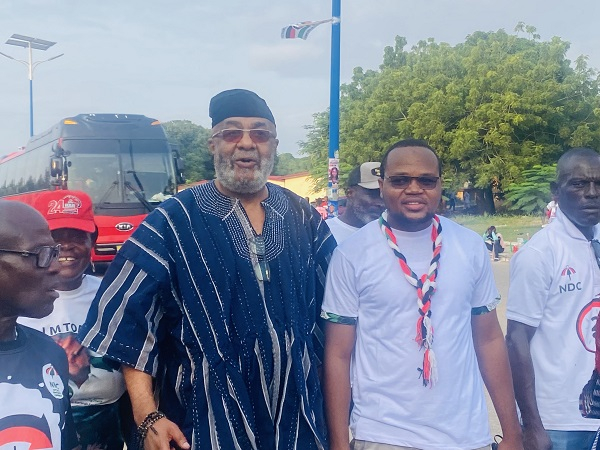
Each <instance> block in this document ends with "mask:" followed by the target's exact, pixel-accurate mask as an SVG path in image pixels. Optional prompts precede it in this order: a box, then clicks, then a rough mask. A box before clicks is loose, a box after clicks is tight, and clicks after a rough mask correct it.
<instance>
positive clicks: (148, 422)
mask: <svg viewBox="0 0 600 450" xmlns="http://www.w3.org/2000/svg"><path fill="white" fill-rule="evenodd" d="M164 417H167V416H166V415H165V413H163V412H160V411H152V412H151V413H150V414H148V415H147V416H146V418H145V419H144V420H143V421H142V423H140V426H139V427H137V435H138V442H139V447H140V448H144V441H145V440H146V436H147V435H148V430H152V431H153V432H154V434H158V432H157V431H156V430H155V429H154V427H153V425H154V424H155V423H156V422H158V421H159V420H160V419H162V418H164Z"/></svg>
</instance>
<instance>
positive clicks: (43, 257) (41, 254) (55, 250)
mask: <svg viewBox="0 0 600 450" xmlns="http://www.w3.org/2000/svg"><path fill="white" fill-rule="evenodd" d="M0 252H3V253H15V254H17V255H21V256H23V257H24V258H27V257H29V256H35V264H36V266H37V267H39V268H40V269H46V268H48V267H50V264H52V261H54V260H55V259H56V258H58V254H59V253H60V244H57V245H54V246H50V245H43V246H41V247H38V248H37V249H36V250H35V251H32V252H30V251H26V250H7V249H4V248H0Z"/></svg>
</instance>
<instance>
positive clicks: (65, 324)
mask: <svg viewBox="0 0 600 450" xmlns="http://www.w3.org/2000/svg"><path fill="white" fill-rule="evenodd" d="M99 286H100V279H99V278H97V277H94V276H90V275H86V276H85V277H84V278H83V282H82V283H81V286H79V287H78V288H77V289H74V290H72V291H58V292H59V297H58V298H57V299H56V300H55V301H54V310H53V311H52V313H51V314H50V315H48V316H46V317H44V318H42V319H30V318H26V317H19V319H18V322H19V323H21V324H23V325H26V326H28V327H31V328H34V329H36V330H39V331H41V332H43V333H45V334H47V335H48V336H51V337H52V338H54V340H55V341H56V342H57V343H58V344H59V345H60V346H61V347H63V348H65V347H66V348H65V351H66V353H67V358H68V359H69V371H71V370H77V369H74V368H75V365H74V362H73V361H72V360H71V358H70V355H72V353H73V350H74V349H76V348H78V344H74V343H70V341H72V340H73V339H75V338H76V337H77V333H78V332H79V328H80V327H81V326H82V325H83V323H84V322H85V318H86V317H87V313H88V310H89V308H90V304H91V303H92V300H93V299H94V296H95V295H96V291H97V290H98V287H99ZM70 345H71V346H72V347H69V346H70ZM82 351H84V352H85V351H87V352H88V358H85V359H84V360H83V362H84V365H85V366H86V367H87V359H89V374H88V375H87V379H86V380H85V381H84V382H83V383H82V384H80V385H78V384H79V383H76V382H75V381H74V380H73V377H72V376H70V377H69V390H71V391H72V392H73V395H72V397H71V405H72V406H74V407H77V406H89V405H107V404H110V403H114V402H116V401H117V400H118V399H119V398H120V397H121V396H122V395H123V393H124V392H125V382H124V380H123V375H122V373H121V371H120V370H116V369H113V368H112V367H109V366H108V365H107V364H106V361H105V360H103V359H102V357H101V356H100V355H99V354H98V353H96V352H93V351H91V350H89V349H85V348H84V349H83V350H82ZM78 362H81V360H78ZM84 370H86V369H84Z"/></svg>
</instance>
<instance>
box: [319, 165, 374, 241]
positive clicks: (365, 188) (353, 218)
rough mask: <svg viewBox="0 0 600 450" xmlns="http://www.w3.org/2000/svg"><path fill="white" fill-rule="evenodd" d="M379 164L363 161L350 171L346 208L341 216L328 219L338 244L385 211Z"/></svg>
mask: <svg viewBox="0 0 600 450" xmlns="http://www.w3.org/2000/svg"><path fill="white" fill-rule="evenodd" d="M379 164H380V163H378V162H366V163H362V164H361V165H360V166H358V167H355V168H354V169H352V172H350V175H349V176H348V181H347V183H346V189H345V191H346V210H345V211H344V214H342V215H341V216H338V217H333V218H331V219H328V220H327V221H326V222H327V225H328V226H329V229H330V230H331V233H332V234H333V237H334V238H335V240H336V241H337V243H338V244H341V243H342V242H343V241H345V240H346V239H347V238H349V237H350V236H352V235H353V234H354V232H355V231H356V230H358V229H359V228H361V227H363V226H365V225H366V224H367V223H369V222H371V221H372V220H375V219H377V218H378V217H379V215H380V214H381V213H382V212H383V210H384V205H383V200H382V199H381V196H380V195H379Z"/></svg>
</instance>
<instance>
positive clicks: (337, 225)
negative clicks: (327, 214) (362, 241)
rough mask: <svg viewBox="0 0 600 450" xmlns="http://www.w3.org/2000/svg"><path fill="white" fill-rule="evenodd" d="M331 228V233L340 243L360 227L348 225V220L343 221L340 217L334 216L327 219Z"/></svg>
mask: <svg viewBox="0 0 600 450" xmlns="http://www.w3.org/2000/svg"><path fill="white" fill-rule="evenodd" d="M325 223H326V224H327V226H328V227H329V229H330V230H331V234H333V237H334V238H335V241H336V242H337V243H338V245H339V244H341V243H342V242H344V241H345V240H346V239H348V238H349V237H350V236H352V235H353V234H354V233H356V231H357V230H359V229H360V228H356V227H353V226H352V225H348V224H347V223H346V222H343V221H342V220H341V219H340V218H339V217H333V218H331V219H327V220H326V221H325Z"/></svg>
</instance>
